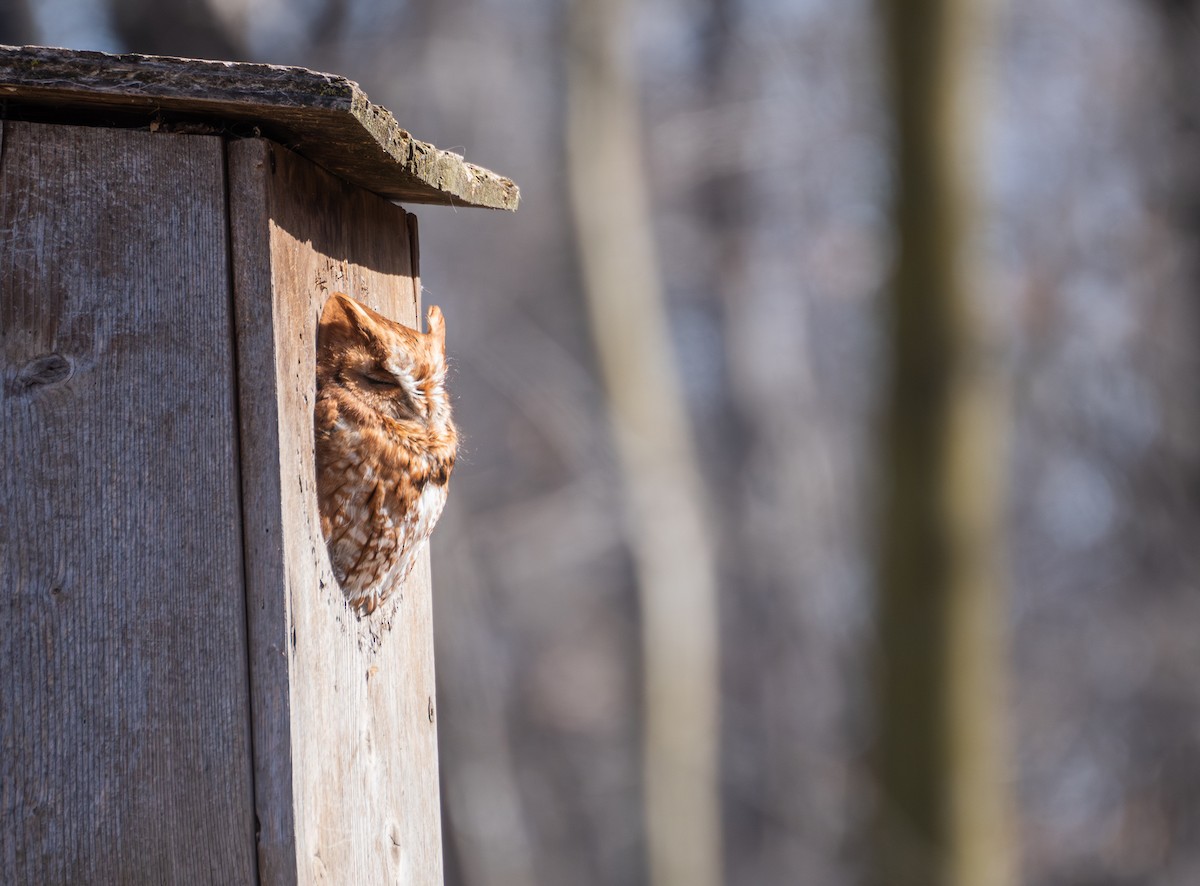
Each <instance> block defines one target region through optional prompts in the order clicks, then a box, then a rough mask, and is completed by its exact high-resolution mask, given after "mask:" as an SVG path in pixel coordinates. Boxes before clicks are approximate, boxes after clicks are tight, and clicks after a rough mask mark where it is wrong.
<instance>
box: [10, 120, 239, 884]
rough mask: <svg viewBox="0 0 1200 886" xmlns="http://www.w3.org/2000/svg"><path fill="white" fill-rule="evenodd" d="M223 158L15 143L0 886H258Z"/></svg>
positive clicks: (37, 138)
mask: <svg viewBox="0 0 1200 886" xmlns="http://www.w3.org/2000/svg"><path fill="white" fill-rule="evenodd" d="M227 243H228V238H227V231H226V213H225V193H224V173H223V161H222V142H221V140H220V139H219V138H215V137H198V136H161V135H151V134H149V133H145V132H135V131H127V130H105V129H93V128H79V127H67V126H45V125H38V124H31V123H14V122H6V123H4V124H3V159H2V167H0V364H2V370H3V377H2V380H0V381H2V384H0V459H2V460H3V469H0V594H2V595H3V596H2V598H0V599H3V601H4V603H5V606H4V618H3V620H2V621H0V661H2V662H3V668H2V669H0V740H2V741H3V749H2V750H3V753H2V754H0V798H2V802H3V809H2V812H0V815H2V821H3V827H0V880H3V881H4V882H10V883H39V884H41V883H129V884H137V883H146V884H162V883H194V882H217V883H251V882H254V881H255V877H256V872H255V857H254V817H253V807H252V786H251V778H252V768H251V753H250V735H249V730H248V728H247V720H248V708H249V701H248V694H247V662H246V634H245V608H244V596H243V572H242V546H241V518H240V510H239V483H238V470H237V461H238V436H237V427H236V421H235V416H236V409H235V404H234V399H233V394H234V390H233V384H232V377H233V354H232V350H231V324H232V320H231V305H230V280H229V273H228V251H227Z"/></svg>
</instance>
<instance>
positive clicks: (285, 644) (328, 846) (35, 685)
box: [0, 47, 518, 884]
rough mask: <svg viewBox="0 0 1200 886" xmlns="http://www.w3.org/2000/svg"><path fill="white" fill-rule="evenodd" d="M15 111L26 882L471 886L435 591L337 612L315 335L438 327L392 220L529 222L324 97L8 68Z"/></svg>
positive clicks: (71, 67)
mask: <svg viewBox="0 0 1200 886" xmlns="http://www.w3.org/2000/svg"><path fill="white" fill-rule="evenodd" d="M0 103H2V111H3V118H4V119H3V120H0V212H2V213H3V220H2V222H0V244H2V245H0V346H2V352H0V353H2V369H3V379H2V386H0V457H2V458H3V466H2V467H0V487H2V489H3V495H2V496H0V576H2V578H3V585H2V591H0V592H2V593H3V595H4V609H3V614H4V619H3V626H2V627H0V662H3V665H2V667H3V672H2V673H3V676H0V743H2V755H0V800H2V802H3V827H2V828H0V871H2V872H3V873H2V874H0V879H3V880H4V881H5V882H13V883H122V884H135V883H146V884H163V883H200V882H211V883H222V884H234V883H238V884H240V883H247V884H249V883H263V884H268V883H269V884H276V883H297V882H300V883H310V882H317V881H321V882H325V881H328V882H336V883H355V884H367V883H413V884H426V883H440V882H441V880H442V869H441V864H442V862H441V832H440V812H439V803H438V769H437V741H436V726H435V720H436V717H435V713H436V709H435V704H434V699H435V692H434V671H433V641H432V625H431V615H430V586H429V571H428V564H427V562H426V563H424V564H420V565H419V566H418V567H417V570H416V572H415V573H414V575H413V576H412V577H410V579H409V581H408V582H407V583H406V585H405V588H404V594H403V596H402V598H401V599H399V600H398V601H396V602H394V604H393V600H395V597H393V600H389V604H388V605H387V606H385V607H381V609H380V611H378V612H376V613H375V614H374V615H372V616H371V617H368V618H362V619H360V618H357V617H356V616H355V614H354V612H353V611H351V610H349V609H348V608H347V606H346V604H345V601H344V599H343V597H342V594H341V592H340V590H339V588H338V587H337V585H336V582H334V581H333V580H332V576H331V574H330V566H329V559H328V555H327V553H326V551H325V545H324V540H323V538H322V536H321V532H320V525H319V520H318V513H317V504H316V500H315V492H314V485H315V478H314V465H313V414H312V413H313V405H314V402H313V397H314V384H315V381H314V352H315V338H316V329H317V319H318V317H319V315H320V312H321V308H322V305H323V304H324V302H325V300H326V298H327V297H328V295H329V294H330V293H332V292H335V291H343V292H346V293H348V294H350V295H352V296H354V297H356V298H358V299H360V300H362V301H364V302H366V303H367V304H369V305H370V306H372V307H374V308H376V309H377V310H379V311H380V312H381V313H383V314H385V315H387V316H390V317H392V318H395V319H397V320H400V321H401V322H403V323H406V324H408V325H411V326H419V319H418V318H419V316H420V310H419V308H420V305H419V302H420V297H421V287H420V282H419V274H418V262H417V239H416V224H415V222H416V219H415V218H414V217H413V216H412V215H410V214H409V213H407V212H405V210H403V209H401V208H400V207H399V206H397V205H395V203H393V202H392V201H397V200H398V201H402V202H404V203H406V204H412V203H433V204H442V205H447V206H482V207H492V208H498V209H515V208H516V205H517V200H518V192H517V188H516V187H515V186H514V185H513V183H512V182H511V181H509V180H508V179H505V178H502V177H500V176H497V175H495V174H493V173H490V172H488V171H486V170H484V169H480V168H478V167H476V166H472V165H471V164H469V163H466V162H464V161H463V159H462V158H461V157H459V156H457V155H455V154H451V153H448V152H445V151H439V150H438V149H436V148H434V147H433V146H432V145H429V144H425V143H423V142H420V141H417V140H416V139H414V138H412V137H411V136H410V135H409V134H408V133H407V132H405V131H404V130H402V129H401V128H400V127H399V126H398V125H397V124H396V121H395V120H394V119H393V118H392V116H391V115H390V114H389V113H388V112H387V111H386V110H384V109H383V108H381V107H378V106H376V105H373V104H371V103H370V102H369V101H367V99H366V97H365V96H364V95H363V93H362V92H361V90H360V89H359V88H358V87H357V86H356V85H355V84H354V83H351V82H349V81H347V80H344V79H342V78H340V77H333V76H329V75H326V74H317V73H313V72H311V71H307V70H303V69H299V68H281V67H273V66H267V65H250V64H226V63H220V62H207V61H195V60H190V59H173V58H154V57H146V56H131V55H121V56H113V55H104V54H101V53H94V52H71V51H65V50H57V49H45V48H40V47H21V48H12V47H3V48H0ZM449 322H450V327H451V340H452V342H453V322H454V318H453V317H451V318H450V321H449ZM451 350H453V344H452V346H451Z"/></svg>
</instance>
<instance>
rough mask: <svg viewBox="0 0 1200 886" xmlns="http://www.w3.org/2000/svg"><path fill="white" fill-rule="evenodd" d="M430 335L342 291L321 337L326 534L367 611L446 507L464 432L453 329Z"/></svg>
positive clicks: (436, 318)
mask: <svg viewBox="0 0 1200 886" xmlns="http://www.w3.org/2000/svg"><path fill="white" fill-rule="evenodd" d="M426 317H427V320H428V323H429V331H428V332H424V333H423V332H418V331H417V330H415V329H409V328H408V327H407V326H403V325H401V324H399V323H397V322H395V321H394V320H389V319H388V318H387V317H384V316H382V315H380V314H378V313H376V312H375V311H373V310H371V309H370V308H368V307H366V306H365V305H362V304H360V303H359V302H357V301H355V300H354V299H352V298H350V297H349V296H346V295H343V294H342V293H340V292H339V293H335V294H334V295H332V296H330V298H329V300H328V301H327V302H326V303H325V307H324V310H323V311H322V312H321V321H320V327H319V329H318V332H317V402H316V410H315V412H316V414H315V419H316V434H315V436H316V441H315V442H316V462H317V498H318V502H319V505H320V511H321V532H322V533H323V534H324V536H325V543H326V545H327V546H328V548H329V559H330V561H331V562H332V564H333V574H334V577H335V578H337V581H338V584H339V585H341V588H342V591H343V593H345V595H346V598H347V600H348V601H349V602H350V605H351V606H353V607H354V608H355V610H357V612H358V614H359V615H360V616H361V615H365V614H368V613H371V612H374V611H375V607H376V606H378V605H379V603H380V602H382V601H383V600H385V599H386V598H387V596H388V595H389V594H390V593H391V592H392V591H393V590H394V589H395V588H396V587H397V586H398V585H400V584H401V583H402V582H403V581H404V579H405V578H407V576H408V573H409V572H410V571H411V570H412V567H413V564H414V563H415V562H416V559H417V554H418V553H420V551H421V549H422V548H423V547H424V545H425V542H426V541H427V540H428V538H429V534H430V533H431V532H432V531H433V527H434V525H435V524H436V523H437V521H438V518H439V517H440V516H441V514H442V507H443V506H444V505H445V504H446V483H447V481H448V480H449V479H450V472H451V471H452V470H453V469H454V455H455V452H456V450H457V448H458V434H457V432H456V431H455V429H454V422H453V421H452V420H451V417H450V400H449V398H448V397H447V395H446V324H445V321H444V320H443V319H442V312H441V311H440V310H438V308H437V307H431V308H430V309H429V312H428V314H427V315H426Z"/></svg>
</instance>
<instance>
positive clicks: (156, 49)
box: [108, 0, 247, 61]
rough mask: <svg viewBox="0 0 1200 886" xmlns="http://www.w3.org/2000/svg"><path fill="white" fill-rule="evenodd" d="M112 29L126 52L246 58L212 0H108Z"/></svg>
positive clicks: (236, 38)
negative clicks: (219, 16) (217, 13)
mask: <svg viewBox="0 0 1200 886" xmlns="http://www.w3.org/2000/svg"><path fill="white" fill-rule="evenodd" d="M108 7H109V9H110V10H111V11H112V19H113V30H115V31H116V34H117V37H118V38H119V39H120V40H121V42H122V43H123V44H124V48H125V50H126V51H127V52H142V53H149V54H152V55H181V56H186V57H189V58H211V59H220V60H229V61H237V60H242V59H245V58H246V54H247V51H246V47H245V46H244V45H243V43H242V40H241V38H240V36H239V35H236V34H232V33H230V32H229V31H228V30H227V29H226V28H225V27H224V26H223V25H222V23H221V21H220V19H218V18H217V16H216V14H215V13H214V12H213V8H212V5H211V3H210V2H209V0H175V2H166V0H108Z"/></svg>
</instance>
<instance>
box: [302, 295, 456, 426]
mask: <svg viewBox="0 0 1200 886" xmlns="http://www.w3.org/2000/svg"><path fill="white" fill-rule="evenodd" d="M425 317H426V321H427V322H428V324H429V331H428V332H419V331H417V330H415V329H410V328H409V327H407V326H404V325H403V324H401V323H397V322H396V321H395V320H389V319H388V318H387V317H384V316H383V315H382V314H379V313H377V312H375V311H373V310H371V309H370V308H368V307H367V306H366V305H364V304H361V303H360V302H357V301H355V300H354V299H352V298H350V297H349V296H347V295H344V294H342V293H340V292H335V293H334V294H333V295H331V296H330V297H329V300H328V301H326V302H325V307H324V309H323V310H322V312H321V322H320V328H319V331H318V335H317V383H318V386H319V387H324V386H325V385H328V384H333V385H336V386H337V387H338V388H339V389H340V390H341V391H342V392H343V393H344V395H345V397H346V398H349V400H351V401H352V402H353V403H354V404H355V405H356V406H358V407H360V408H362V409H363V410H365V411H367V412H373V413H377V414H382V415H386V416H388V417H390V418H393V419H396V420H398V421H412V422H418V423H421V424H425V425H432V424H437V423H439V422H442V423H444V422H448V421H449V418H450V411H449V404H448V400H447V398H446V390H445V382H446V323H445V320H444V319H443V318H442V312H441V310H440V309H439V308H438V307H437V306H436V305H434V306H431V307H430V308H429V310H428V311H427V312H426V315H425Z"/></svg>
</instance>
